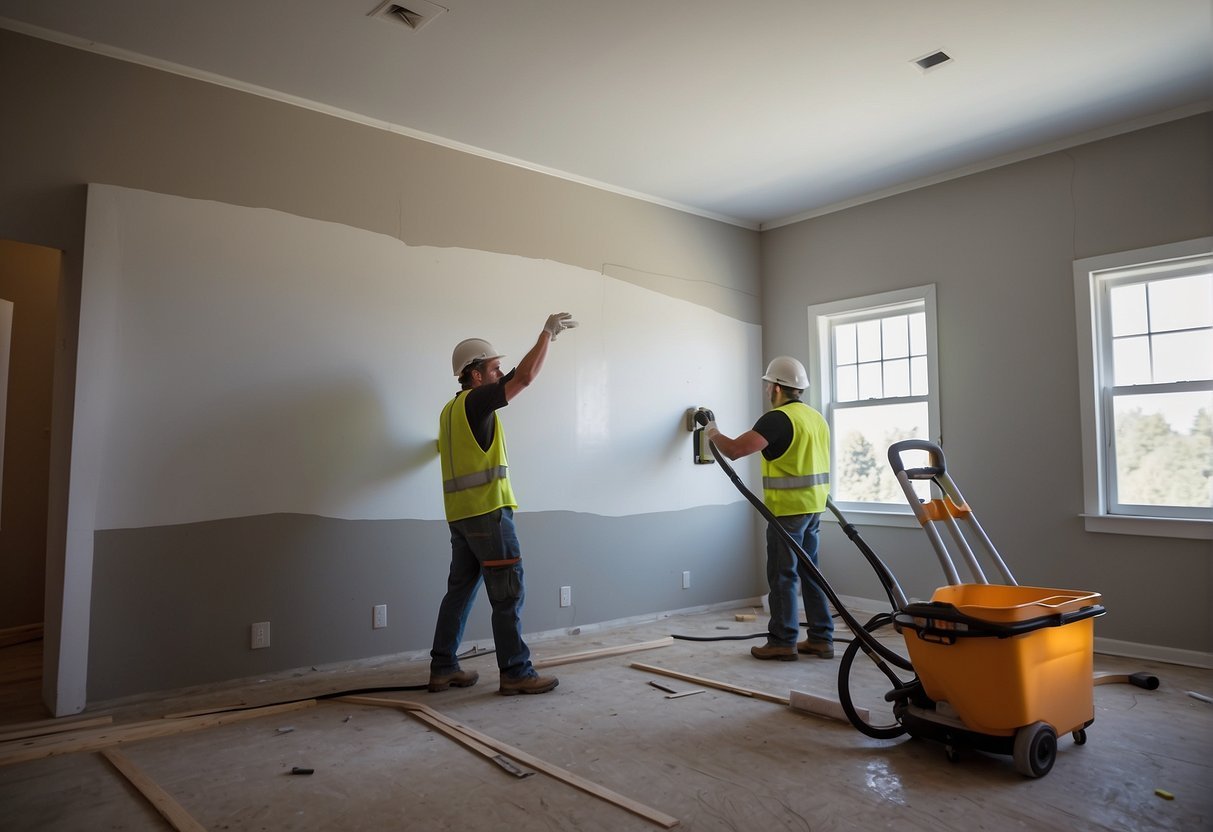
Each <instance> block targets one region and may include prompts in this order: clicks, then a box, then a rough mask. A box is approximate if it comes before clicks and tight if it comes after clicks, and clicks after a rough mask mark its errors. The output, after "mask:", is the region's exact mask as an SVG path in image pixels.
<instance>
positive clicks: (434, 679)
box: [430, 670, 480, 693]
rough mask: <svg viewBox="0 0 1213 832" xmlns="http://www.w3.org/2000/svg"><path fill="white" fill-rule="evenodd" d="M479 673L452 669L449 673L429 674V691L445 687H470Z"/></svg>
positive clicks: (444, 688) (478, 676) (432, 691)
mask: <svg viewBox="0 0 1213 832" xmlns="http://www.w3.org/2000/svg"><path fill="white" fill-rule="evenodd" d="M479 678H480V674H479V673H477V672H476V671H475V670H452V671H451V672H450V673H439V674H434V673H431V674H430V693H437V692H438V691H440V690H446V689H447V688H470V687H471V686H472V685H474V684H476V680H477V679H479Z"/></svg>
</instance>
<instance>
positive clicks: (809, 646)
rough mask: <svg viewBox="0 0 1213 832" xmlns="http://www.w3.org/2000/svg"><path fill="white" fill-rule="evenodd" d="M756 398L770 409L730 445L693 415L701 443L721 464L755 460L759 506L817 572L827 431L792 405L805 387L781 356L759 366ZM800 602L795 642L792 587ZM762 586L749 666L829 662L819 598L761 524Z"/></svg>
mask: <svg viewBox="0 0 1213 832" xmlns="http://www.w3.org/2000/svg"><path fill="white" fill-rule="evenodd" d="M762 379H763V381H764V382H765V385H764V387H763V392H764V394H765V395H766V398H767V400H768V401H769V402H770V403H771V409H770V410H768V411H767V412H766V413H764V414H763V415H762V417H761V418H760V419H759V420H758V421H757V422H755V423H754V427H753V428H752V429H751V430H748V431H746V432H745V433H743V434H741V435H740V436H738V437H737V438H735V439H730V438H729V437H727V436H725V435H724V434H723V433H721V432H720V431H719V430H718V429H717V427H716V422H715V417H714V416H713V414H712V413H711V411H705V410H700V411H699V412H698V413H697V414H696V420H697V421H699V422H700V423H701V424H704V425H705V426H706V427H705V432H706V434H707V437H708V439H710V440H711V441H712V443H713V444H714V445H715V446H716V447H717V448H719V449H720V451H721V453H723V454H724V455H725V456H727V457H728V458H729V459H738V458H740V457H743V456H748V455H750V454H752V453H756V452H758V451H761V452H762V501H763V503H764V504H765V505H766V507H767V508H769V509H770V510H771V513H772V514H773V515H775V517H776V519H777V520H778V521H779V524H780V525H781V526H783V528H784V529H786V530H787V532H788V534H790V535H791V536H792V539H793V540H795V541H796V542H797V543H799V544H800V545H801V547H802V548H803V549H804V551H805V554H807V555H808V556H809V559H810V560H812V561H813V565H814V566H816V565H817V547H818V531H819V529H820V526H821V514H822V512H824V511H825V508H826V498H827V497H828V496H829V494H830V428H829V425H828V424H827V423H826V420H825V419H824V418H822V416H821V414H820V413H818V412H817V411H816V410H814V409H813V408H812V407H810V406H809V405H808V404H806V403H805V402H802V401H801V400H800V398H801V396H802V395H803V394H804V391H805V390H807V389H808V387H809V377H808V374H807V373H805V371H804V365H803V364H801V363H800V362H799V361H797V360H796V359H795V358H791V357H789V356H786V355H782V356H779V357H778V358H776V359H774V360H772V361H771V363H770V364H769V365H767V371H766V374H765V375H763V377H762ZM797 579H799V583H800V594H801V596H802V597H803V598H804V611H805V618H806V623H807V625H808V635H807V637H806V638H805V639H804V640H803V641H800V642H797V640H796V639H797V637H798V636H799V634H800V626H799V621H798V616H797V608H796V584H797ZM767 585H768V586H769V587H770V590H771V594H770V595H769V596H768V597H769V601H770V609H771V620H770V623H769V624H768V625H767V643H766V644H765V645H764V646H762V647H752V648H751V649H750V653H751V655H753V656H754V658H756V659H776V660H780V661H785V662H790V661H795V660H796V659H797V658H798V654H805V655H809V656H816V657H818V658H822V659H830V658H833V657H834V621H833V619H832V618H831V617H830V608H829V606H828V605H827V600H826V596H825V593H824V592H822V590H821V587H820V586H818V585H817V582H816V581H814V580H813V579H812V577H811V576H810V575H809V573H808V571H807V569H806V568H805V566H804V565H803V564H802V563H801V561H800V559H799V558H797V557H796V555H795V554H794V553H793V552H792V551H791V550H790V549H789V548H788V545H787V543H786V542H785V540H784V539H783V536H782V535H780V534H779V532H778V530H777V529H775V528H774V527H773V526H772V525H771V524H770V523H768V524H767Z"/></svg>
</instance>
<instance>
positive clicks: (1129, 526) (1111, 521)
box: [1080, 514, 1213, 540]
mask: <svg viewBox="0 0 1213 832" xmlns="http://www.w3.org/2000/svg"><path fill="white" fill-rule="evenodd" d="M1080 516H1081V517H1082V519H1083V523H1084V524H1085V525H1086V528H1087V531H1089V532H1098V533H1101V534H1135V535H1141V536H1144V537H1177V538H1185V539H1188V540H1213V520H1179V519H1175V518H1171V517H1125V516H1121V515H1111V514H1083V515H1080Z"/></svg>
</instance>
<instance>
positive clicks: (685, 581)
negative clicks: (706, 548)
mask: <svg viewBox="0 0 1213 832" xmlns="http://www.w3.org/2000/svg"><path fill="white" fill-rule="evenodd" d="M682 588H683V589H690V588H691V573H690V572H683V573H682Z"/></svg>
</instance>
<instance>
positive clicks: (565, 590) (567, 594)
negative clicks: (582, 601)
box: [560, 586, 573, 607]
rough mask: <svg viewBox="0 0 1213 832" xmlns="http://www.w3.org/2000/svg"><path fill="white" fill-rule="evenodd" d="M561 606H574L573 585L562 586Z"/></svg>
mask: <svg viewBox="0 0 1213 832" xmlns="http://www.w3.org/2000/svg"><path fill="white" fill-rule="evenodd" d="M560 606H562V607H571V606H573V588H572V587H571V586H562V587H560Z"/></svg>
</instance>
